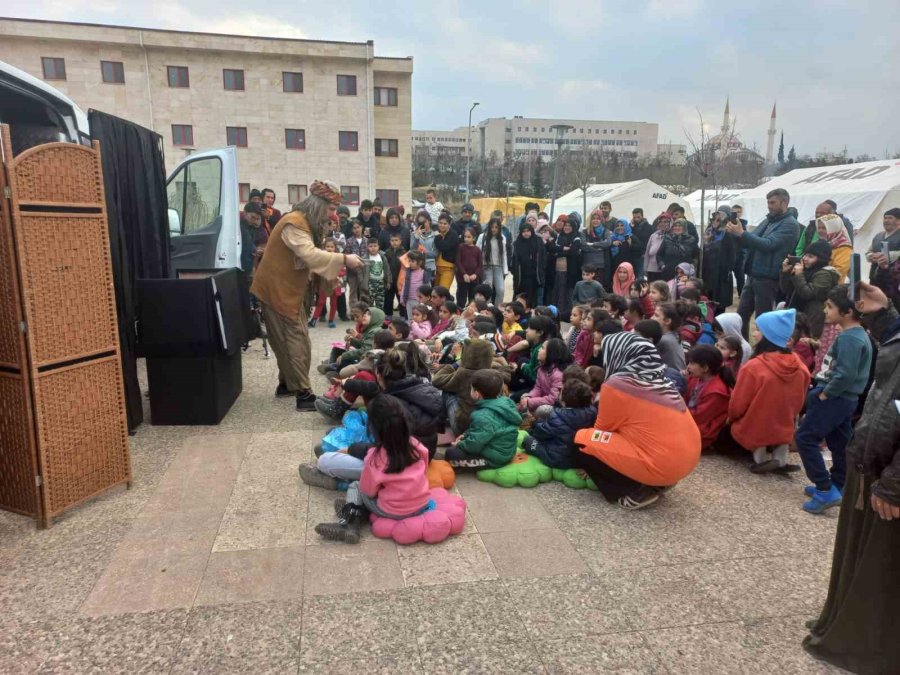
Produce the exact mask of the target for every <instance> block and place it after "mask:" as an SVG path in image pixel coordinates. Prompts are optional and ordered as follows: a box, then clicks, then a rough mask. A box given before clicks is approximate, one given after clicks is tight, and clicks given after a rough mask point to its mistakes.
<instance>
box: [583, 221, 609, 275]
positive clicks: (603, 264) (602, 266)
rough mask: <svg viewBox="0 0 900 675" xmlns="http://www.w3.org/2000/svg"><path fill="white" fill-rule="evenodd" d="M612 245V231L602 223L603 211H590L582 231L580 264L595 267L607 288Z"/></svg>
mask: <svg viewBox="0 0 900 675" xmlns="http://www.w3.org/2000/svg"><path fill="white" fill-rule="evenodd" d="M611 247H612V232H610V231H609V230H607V229H606V226H605V225H604V224H603V213H602V212H601V211H600V210H597V211H594V212H593V213H591V220H590V224H589V225H588V226H587V229H586V231H585V233H584V242H583V244H582V247H581V265H582V266H585V265H593V266H594V267H596V268H597V276H596V277H594V278H595V279H596V280H597V281H599V282H600V283H601V284H602V285H603V288H609V282H610V279H609V277H610V274H611V273H612V265H611V263H610V248H611Z"/></svg>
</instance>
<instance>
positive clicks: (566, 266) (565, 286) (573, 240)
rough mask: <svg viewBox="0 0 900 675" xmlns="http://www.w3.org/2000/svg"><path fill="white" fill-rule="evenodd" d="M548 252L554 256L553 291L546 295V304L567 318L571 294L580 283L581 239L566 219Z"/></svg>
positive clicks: (551, 242)
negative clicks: (554, 306)
mask: <svg viewBox="0 0 900 675" xmlns="http://www.w3.org/2000/svg"><path fill="white" fill-rule="evenodd" d="M549 246H550V251H551V253H552V255H554V256H555V260H554V262H553V265H554V268H553V276H554V277H555V279H554V282H553V290H552V292H549V294H548V295H547V302H548V303H549V304H552V305H556V308H557V309H558V310H559V315H560V316H561V317H564V318H567V317H568V316H569V312H571V311H572V293H573V291H574V290H575V284H577V283H578V282H579V281H581V238H580V236H579V234H578V232H576V231H575V228H574V226H573V224H572V223H571V222H570V221H569V219H568V218H566V220H564V221H563V223H562V231H561V232H560V233H559V234H558V235H557V237H556V239H555V240H551V241H550V245H549Z"/></svg>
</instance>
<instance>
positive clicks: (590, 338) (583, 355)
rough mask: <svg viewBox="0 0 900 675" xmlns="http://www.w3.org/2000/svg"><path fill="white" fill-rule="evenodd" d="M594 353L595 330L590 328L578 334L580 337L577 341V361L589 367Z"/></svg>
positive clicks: (582, 365)
mask: <svg viewBox="0 0 900 675" xmlns="http://www.w3.org/2000/svg"><path fill="white" fill-rule="evenodd" d="M593 355H594V332H593V331H590V330H583V331H581V332H580V333H579V334H578V339H577V340H576V341H575V354H574V359H575V363H577V364H578V365H579V366H581V367H582V368H587V366H588V361H590V359H591V357H592V356H593Z"/></svg>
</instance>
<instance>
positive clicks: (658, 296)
mask: <svg viewBox="0 0 900 675" xmlns="http://www.w3.org/2000/svg"><path fill="white" fill-rule="evenodd" d="M647 297H648V298H649V299H650V302H651V303H653V307H654V309H655V308H656V307H659V306H660V305H661V304H663V303H664V302H671V301H672V293H671V292H670V291H669V284H667V283H666V282H665V281H660V280H657V281H654V282H653V283H652V284H650V291H649V292H648V293H647ZM651 313H652V312H651Z"/></svg>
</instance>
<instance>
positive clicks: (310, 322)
mask: <svg viewBox="0 0 900 675" xmlns="http://www.w3.org/2000/svg"><path fill="white" fill-rule="evenodd" d="M317 323H319V320H318V319H310V320H309V321H307V323H306V325H307V326H309V327H310V328H315V327H316V324H317Z"/></svg>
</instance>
